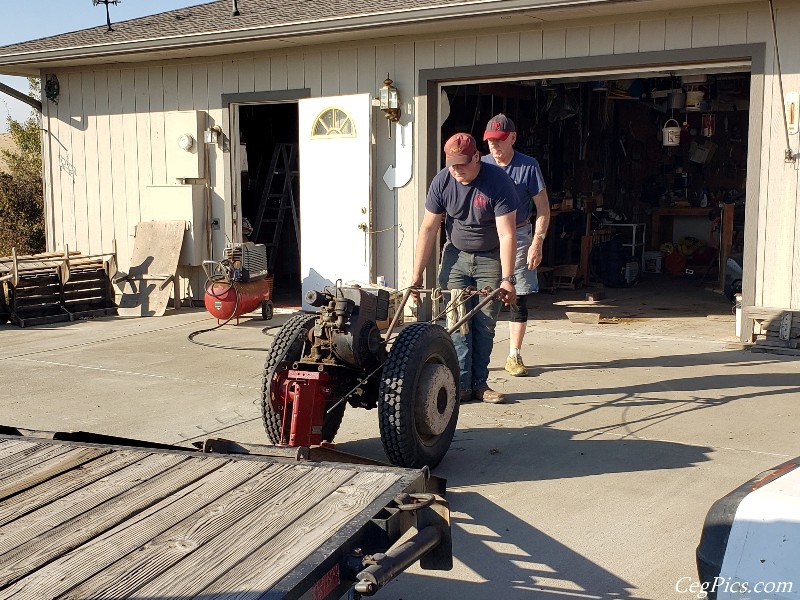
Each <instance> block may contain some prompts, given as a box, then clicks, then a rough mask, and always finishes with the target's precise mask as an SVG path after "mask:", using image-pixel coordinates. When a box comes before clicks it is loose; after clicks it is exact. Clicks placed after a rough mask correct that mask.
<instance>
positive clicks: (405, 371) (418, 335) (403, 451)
mask: <svg viewBox="0 0 800 600" xmlns="http://www.w3.org/2000/svg"><path fill="white" fill-rule="evenodd" d="M458 381H459V368H458V357H457V356H456V350H455V348H454V347H453V342H452V340H451V339H450V335H449V334H448V333H447V332H446V331H445V330H444V329H443V328H442V327H440V326H439V325H433V324H430V323H415V324H413V325H410V326H409V327H407V328H406V329H404V330H403V331H402V333H400V335H399V336H398V337H397V340H395V342H394V344H393V345H392V349H391V351H390V352H389V357H388V359H387V360H386V364H385V365H384V367H383V375H382V377H381V385H380V392H379V395H378V414H379V417H380V432H381V441H382V442H383V449H384V451H385V452H386V456H388V457H389V461H390V462H391V463H392V464H393V465H397V466H399V467H406V468H413V469H420V468H422V467H424V466H426V465H427V466H428V467H431V468H432V467H435V466H436V465H438V464H439V462H441V460H442V458H444V455H445V454H446V453H447V450H448V449H449V448H450V442H452V441H453V434H454V433H455V430H456V422H457V421H458V406H459V400H458V398H459V384H458Z"/></svg>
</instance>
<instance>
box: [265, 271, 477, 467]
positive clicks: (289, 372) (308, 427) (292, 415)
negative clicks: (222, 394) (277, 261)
mask: <svg viewBox="0 0 800 600" xmlns="http://www.w3.org/2000/svg"><path fill="white" fill-rule="evenodd" d="M419 291H420V292H430V291H431V290H419ZM410 293H411V290H407V291H406V293H405V295H404V297H403V301H402V303H401V305H400V307H398V309H397V312H396V314H395V317H394V319H393V320H392V323H391V324H390V325H389V327H388V329H387V331H386V334H385V336H384V335H382V334H381V332H380V330H379V328H378V322H379V321H384V320H386V319H387V318H388V316H389V300H390V296H389V293H388V291H386V290H381V289H377V290H375V291H371V290H367V289H364V288H361V287H357V286H354V287H343V286H341V285H336V286H330V287H325V288H324V289H323V290H322V291H311V292H309V293H308V294H306V301H307V302H308V304H310V305H311V306H314V307H317V308H318V309H319V312H318V314H316V315H314V314H301V315H296V316H293V317H292V318H290V319H289V320H288V321H287V322H286V323H285V324H284V325H283V326H282V327H281V329H280V331H279V332H278V334H277V337H276V339H275V342H274V343H273V345H272V347H271V348H270V349H269V351H268V354H267V359H266V363H265V365H264V378H263V384H262V394H261V409H262V416H263V419H264V427H265V429H266V432H267V436H268V437H269V438H270V440H271V441H272V443H274V444H278V445H289V446H313V445H319V444H322V443H324V442H332V441H333V439H334V437H335V436H336V433H337V431H338V430H339V426H340V425H341V422H342V418H343V416H344V411H345V408H346V406H347V405H348V404H349V405H351V406H353V407H361V408H366V409H375V408H377V411H378V417H379V424H380V434H381V441H382V443H383V447H384V450H385V452H386V455H387V456H388V457H389V460H390V461H391V462H392V464H394V465H397V466H402V467H409V468H421V467H423V466H425V465H427V466H430V467H433V466H435V465H437V464H438V463H439V462H440V461H441V460H442V458H443V457H444V455H445V453H446V452H447V450H448V448H449V447H450V442H451V441H452V439H453V434H454V432H455V428H456V421H457V420H458V409H459V383H458V381H459V367H458V358H457V356H456V352H455V348H454V347H453V342H452V340H451V339H450V335H449V331H452V330H454V328H451V329H450V330H445V329H444V328H443V327H441V326H439V325H436V324H433V323H413V324H411V325H409V326H407V327H405V328H404V329H403V330H402V331H401V332H400V334H399V335H398V336H397V337H396V338H395V339H393V340H392V339H391V333H392V331H393V329H394V326H395V325H396V322H397V320H398V316H399V314H400V313H401V311H402V307H403V305H405V302H406V301H407V300H408V297H409V295H410ZM489 300H491V298H489ZM482 305H483V303H482V304H480V305H479V306H478V307H477V308H476V309H475V310H478V309H479V308H480V306H482ZM475 310H473V311H471V312H470V313H468V314H467V315H466V317H465V318H469V317H470V316H471V315H472V314H474V312H475ZM459 325H460V323H458V324H457V325H456V326H459Z"/></svg>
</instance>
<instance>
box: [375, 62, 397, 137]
mask: <svg viewBox="0 0 800 600" xmlns="http://www.w3.org/2000/svg"><path fill="white" fill-rule="evenodd" d="M392 83H393V82H392V80H391V79H389V74H388V73H387V74H386V79H385V80H384V82H383V87H382V88H381V89H380V107H381V110H382V111H383V116H384V117H386V122H387V123H388V124H389V139H392V123H397V121H399V120H400V100H399V98H398V97H397V88H396V87H394V86H393V85H392Z"/></svg>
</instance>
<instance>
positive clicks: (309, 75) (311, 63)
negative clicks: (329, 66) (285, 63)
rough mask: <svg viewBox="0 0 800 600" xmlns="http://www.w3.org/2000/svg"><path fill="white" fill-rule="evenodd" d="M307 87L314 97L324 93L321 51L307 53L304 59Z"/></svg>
mask: <svg viewBox="0 0 800 600" xmlns="http://www.w3.org/2000/svg"><path fill="white" fill-rule="evenodd" d="M303 71H304V73H305V74H304V81H305V87H307V88H308V89H309V90H311V96H312V97H318V96H321V95H322V55H321V54H320V53H319V52H312V53H310V54H306V56H305V60H304V61H303Z"/></svg>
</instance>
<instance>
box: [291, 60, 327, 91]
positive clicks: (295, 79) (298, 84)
mask: <svg viewBox="0 0 800 600" xmlns="http://www.w3.org/2000/svg"><path fill="white" fill-rule="evenodd" d="M338 71H339V67H338V64H337V66H336V79H337V85H338V79H339V73H338ZM304 81H305V75H304V72H303V55H302V54H299V53H298V54H290V55H289V56H287V57H286V85H287V86H288V87H289V89H290V90H299V89H302V88H304V87H305V83H304ZM323 85H324V84H323Z"/></svg>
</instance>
